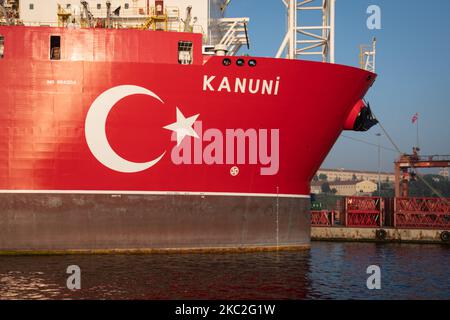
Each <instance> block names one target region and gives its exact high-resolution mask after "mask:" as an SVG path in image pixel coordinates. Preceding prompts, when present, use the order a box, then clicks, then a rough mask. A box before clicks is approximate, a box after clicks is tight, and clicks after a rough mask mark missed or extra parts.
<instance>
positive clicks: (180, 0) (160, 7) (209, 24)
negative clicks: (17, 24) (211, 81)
mask: <svg viewBox="0 0 450 320" xmlns="http://www.w3.org/2000/svg"><path fill="white" fill-rule="evenodd" d="M83 2H84V1H80V0H20V1H19V12H20V20H21V22H22V23H23V24H24V25H27V26H55V27H56V26H59V27H73V28H78V27H98V26H99V25H102V26H105V21H107V23H106V25H107V26H108V27H111V28H145V29H153V30H165V31H179V32H194V33H201V34H203V36H204V44H205V45H209V46H210V49H211V51H213V48H214V46H215V45H218V44H221V45H222V47H223V45H225V46H226V47H227V49H226V50H227V51H228V52H229V53H231V54H235V53H236V52H237V51H238V50H239V48H240V47H241V46H242V45H244V44H247V43H248V41H247V32H246V28H247V22H248V21H249V19H248V18H224V12H225V9H226V6H227V4H228V3H229V1H227V0H164V1H155V0H110V1H106V0H88V1H85V2H86V7H85V6H84V5H83ZM108 7H109V9H108ZM86 9H87V10H86ZM152 17H153V18H152Z"/></svg>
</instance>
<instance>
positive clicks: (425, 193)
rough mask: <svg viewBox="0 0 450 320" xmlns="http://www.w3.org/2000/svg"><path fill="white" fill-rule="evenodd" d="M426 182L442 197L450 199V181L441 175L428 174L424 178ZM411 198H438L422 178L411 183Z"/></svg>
mask: <svg viewBox="0 0 450 320" xmlns="http://www.w3.org/2000/svg"><path fill="white" fill-rule="evenodd" d="M423 178H424V179H425V181H426V182H428V184H430V185H431V186H432V187H433V188H434V189H436V190H437V191H438V192H439V193H440V195H442V196H443V197H446V198H450V181H449V180H448V179H447V178H445V177H443V176H440V175H434V174H428V175H425V176H423ZM409 196H410V197H431V198H432V197H438V195H437V194H435V193H434V192H433V191H432V190H431V189H430V188H429V187H428V186H427V185H426V184H425V183H424V182H423V181H422V179H420V178H416V181H411V182H410V183H409Z"/></svg>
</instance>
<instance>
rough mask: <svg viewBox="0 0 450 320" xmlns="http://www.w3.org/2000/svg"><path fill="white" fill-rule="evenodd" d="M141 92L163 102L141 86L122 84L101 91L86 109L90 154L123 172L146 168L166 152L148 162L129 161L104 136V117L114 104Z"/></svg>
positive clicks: (109, 166)
mask: <svg viewBox="0 0 450 320" xmlns="http://www.w3.org/2000/svg"><path fill="white" fill-rule="evenodd" d="M135 94H143V95H147V96H150V97H153V98H155V99H157V100H158V101H160V102H161V103H164V102H163V101H162V100H161V99H160V98H159V97H158V96H157V95H156V94H155V93H153V92H151V91H150V90H147V89H145V88H142V87H138V86H131V85H124V86H118V87H114V88H111V89H109V90H107V91H105V92H103V93H102V94H101V95H100V96H99V97H98V98H97V99H95V101H94V103H93V104H92V105H91V108H90V109H89V111H88V114H87V116H86V123H85V135H86V141H87V144H88V146H89V149H90V150H91V152H92V154H93V155H94V157H95V158H97V160H98V161H100V162H101V163H102V164H103V165H105V166H106V167H108V168H110V169H112V170H114V171H118V172H123V173H136V172H140V171H144V170H147V169H148V168H151V167H153V166H154V165H155V164H157V163H158V162H159V161H160V160H161V159H162V158H163V157H164V155H165V154H166V152H164V153H163V154H162V155H161V156H159V157H158V158H156V159H155V160H152V161H150V162H144V163H137V162H131V161H128V160H126V159H123V158H122V157H120V156H119V155H118V154H117V153H116V152H115V151H114V150H113V149H112V148H111V146H110V144H109V142H108V138H107V137H106V119H107V118H108V114H109V112H110V111H111V109H112V108H113V107H114V105H115V104H116V103H117V102H119V101H120V100H122V99H123V98H126V97H128V96H131V95H135Z"/></svg>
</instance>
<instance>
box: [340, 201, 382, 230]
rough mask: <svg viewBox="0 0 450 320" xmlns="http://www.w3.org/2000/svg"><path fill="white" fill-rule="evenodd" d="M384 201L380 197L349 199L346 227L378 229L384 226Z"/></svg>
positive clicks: (346, 205) (346, 207) (346, 211)
mask: <svg viewBox="0 0 450 320" xmlns="http://www.w3.org/2000/svg"><path fill="white" fill-rule="evenodd" d="M383 212H384V200H383V199H382V198H379V197H347V198H346V199H345V226H346V227H358V228H376V227H381V226H383Z"/></svg>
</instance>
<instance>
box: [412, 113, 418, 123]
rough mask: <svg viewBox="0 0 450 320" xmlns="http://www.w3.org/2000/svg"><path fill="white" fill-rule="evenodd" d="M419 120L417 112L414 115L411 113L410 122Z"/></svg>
mask: <svg viewBox="0 0 450 320" xmlns="http://www.w3.org/2000/svg"><path fill="white" fill-rule="evenodd" d="M418 120H419V114H418V113H416V114H415V115H413V117H412V123H416V122H417V121H418Z"/></svg>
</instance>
